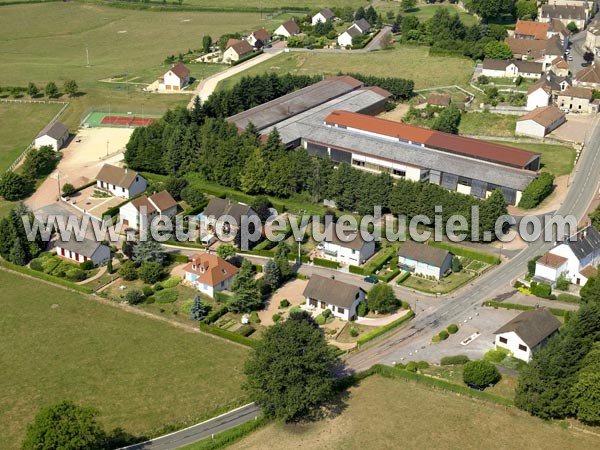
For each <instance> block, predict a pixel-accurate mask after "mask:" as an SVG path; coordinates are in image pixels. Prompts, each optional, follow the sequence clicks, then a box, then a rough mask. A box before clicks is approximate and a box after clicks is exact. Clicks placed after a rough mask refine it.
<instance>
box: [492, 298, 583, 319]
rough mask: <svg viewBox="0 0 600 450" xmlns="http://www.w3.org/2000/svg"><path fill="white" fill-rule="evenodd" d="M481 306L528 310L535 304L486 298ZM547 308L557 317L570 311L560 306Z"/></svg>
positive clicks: (533, 307)
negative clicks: (520, 303)
mask: <svg viewBox="0 0 600 450" xmlns="http://www.w3.org/2000/svg"><path fill="white" fill-rule="evenodd" d="M483 306H491V307H493V308H504V309H516V310H518V311H529V310H530V309H535V306H529V305H519V304H518V303H506V302H496V301H493V300H488V301H487V302H484V303H483ZM548 310H549V311H550V312H551V313H552V314H554V315H555V316H559V317H564V316H565V315H566V314H567V313H570V312H571V311H567V310H566V309H560V308H548Z"/></svg>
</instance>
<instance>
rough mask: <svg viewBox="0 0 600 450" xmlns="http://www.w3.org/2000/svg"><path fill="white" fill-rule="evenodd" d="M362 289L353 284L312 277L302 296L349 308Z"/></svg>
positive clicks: (317, 276) (318, 276)
mask: <svg viewBox="0 0 600 450" xmlns="http://www.w3.org/2000/svg"><path fill="white" fill-rule="evenodd" d="M361 290H362V289H361V288H360V287H358V286H355V285H353V284H348V283H343V282H341V281H338V280H335V279H332V278H327V277H323V276H321V275H312V276H311V277H310V280H309V281H308V284H307V285H306V287H305V288H304V296H305V297H309V298H314V299H315V300H322V301H324V302H327V303H330V304H332V305H335V306H341V307H343V308H351V307H352V304H353V303H354V301H355V300H356V298H357V297H358V295H359V293H360V291H361Z"/></svg>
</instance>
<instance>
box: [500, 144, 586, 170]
mask: <svg viewBox="0 0 600 450" xmlns="http://www.w3.org/2000/svg"><path fill="white" fill-rule="evenodd" d="M496 143H498V144H504V145H510V146H511V147H517V148H522V149H524V150H529V151H531V152H537V153H541V154H542V170H544V171H547V172H550V173H553V174H554V175H555V176H557V177H560V176H562V175H568V174H570V173H571V171H572V170H573V165H574V164H575V150H573V148H571V147H567V146H565V145H555V144H535V143H527V142H500V141H497V142H496Z"/></svg>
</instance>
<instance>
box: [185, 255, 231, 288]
mask: <svg viewBox="0 0 600 450" xmlns="http://www.w3.org/2000/svg"><path fill="white" fill-rule="evenodd" d="M183 272H184V282H185V283H186V284H187V285H189V286H192V287H194V288H196V289H198V291H199V292H200V293H202V294H204V295H207V296H209V297H211V298H213V297H214V295H215V292H220V291H224V290H227V289H228V288H229V285H230V284H231V281H232V280H233V277H234V276H235V275H236V274H237V273H238V272H239V269H238V268H237V267H235V266H234V265H233V264H231V263H228V262H227V261H225V260H224V259H221V258H219V257H218V256H216V255H214V254H209V253H203V254H201V255H194V256H192V258H191V259H190V262H189V263H188V265H187V266H185V267H184V268H183Z"/></svg>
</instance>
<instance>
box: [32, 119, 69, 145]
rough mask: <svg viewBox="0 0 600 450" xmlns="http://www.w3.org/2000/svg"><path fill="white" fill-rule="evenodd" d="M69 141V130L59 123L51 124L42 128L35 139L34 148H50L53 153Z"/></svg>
mask: <svg viewBox="0 0 600 450" xmlns="http://www.w3.org/2000/svg"><path fill="white" fill-rule="evenodd" d="M67 139H69V129H68V128H67V127H66V125H64V124H62V123H60V122H53V123H50V124H48V125H46V126H45V127H44V129H43V130H42V131H40V132H39V133H38V135H37V136H36V137H35V141H34V145H35V147H36V148H40V147H44V146H50V147H52V148H53V149H54V151H55V152H56V151H58V150H60V149H61V148H62V146H63V145H64V143H65V142H67Z"/></svg>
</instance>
